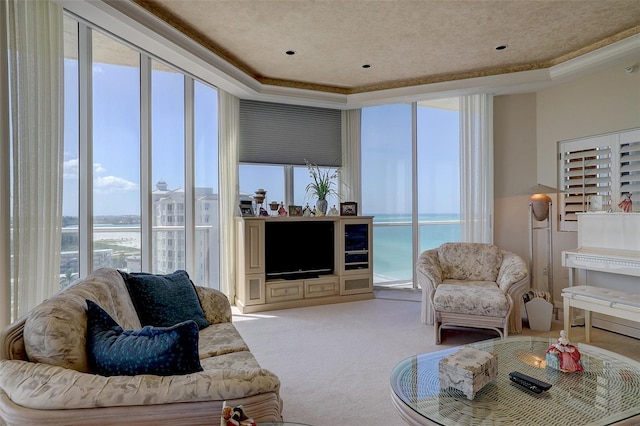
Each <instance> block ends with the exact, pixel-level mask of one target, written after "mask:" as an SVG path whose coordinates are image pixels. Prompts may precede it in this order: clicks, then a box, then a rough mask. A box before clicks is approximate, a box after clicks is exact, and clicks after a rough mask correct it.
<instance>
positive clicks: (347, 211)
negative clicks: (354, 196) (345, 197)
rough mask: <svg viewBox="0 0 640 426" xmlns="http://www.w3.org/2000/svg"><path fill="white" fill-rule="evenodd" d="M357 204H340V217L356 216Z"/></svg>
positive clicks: (352, 202)
mask: <svg viewBox="0 0 640 426" xmlns="http://www.w3.org/2000/svg"><path fill="white" fill-rule="evenodd" d="M357 215H358V203H356V202H355V201H346V202H344V203H340V216H357Z"/></svg>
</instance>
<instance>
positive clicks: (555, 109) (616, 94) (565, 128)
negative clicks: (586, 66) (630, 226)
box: [536, 54, 640, 301]
mask: <svg viewBox="0 0 640 426" xmlns="http://www.w3.org/2000/svg"><path fill="white" fill-rule="evenodd" d="M638 63H640V54H639V55H638V60H637V61H636V64H638ZM629 65H632V64H623V65H616V66H611V67H609V68H606V69H604V70H602V71H598V72H596V73H593V74H590V75H587V76H584V77H581V78H578V79H575V80H573V81H570V82H567V83H563V84H558V85H556V86H554V87H551V88H548V89H545V90H541V91H539V92H538V93H537V111H536V116H537V126H536V127H537V129H536V134H537V176H538V180H539V182H540V183H543V184H546V185H549V186H553V187H557V185H558V178H557V175H558V171H557V167H558V165H557V160H556V158H557V143H558V141H561V140H565V139H573V138H577V137H582V136H589V135H597V134H602V133H608V132H613V131H617V130H623V129H630V128H634V127H640V72H638V71H636V72H634V73H632V74H628V73H626V72H625V69H624V68H625V67H626V66H629ZM552 198H554V206H556V205H558V204H557V197H552ZM557 213H558V211H557V209H554V216H555V217H556V218H557ZM556 224H557V221H556ZM554 228H555V229H554V233H553V266H554V267H553V279H554V296H555V297H554V299H555V300H556V301H561V296H560V291H561V289H562V288H565V287H566V286H568V273H567V271H566V270H564V269H565V268H563V267H562V262H561V256H562V251H563V250H569V249H573V248H576V247H577V244H578V238H577V233H576V232H558V231H557V226H554Z"/></svg>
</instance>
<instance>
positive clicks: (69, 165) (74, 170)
mask: <svg viewBox="0 0 640 426" xmlns="http://www.w3.org/2000/svg"><path fill="white" fill-rule="evenodd" d="M79 164H80V162H79V161H78V159H77V158H73V159H71V160H67V161H65V162H64V164H63V177H64V179H78V167H79Z"/></svg>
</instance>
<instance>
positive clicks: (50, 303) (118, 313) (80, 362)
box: [24, 268, 142, 372]
mask: <svg viewBox="0 0 640 426" xmlns="http://www.w3.org/2000/svg"><path fill="white" fill-rule="evenodd" d="M86 299H91V300H94V301H95V302H96V303H99V304H100V306H102V307H103V308H104V310H105V311H107V312H108V313H109V315H111V316H112V317H113V318H114V319H115V321H117V322H118V324H121V325H122V327H124V328H126V329H133V330H136V329H139V328H141V327H142V326H141V325H140V321H139V320H138V316H137V314H136V311H135V309H134V307H133V304H132V303H131V299H130V298H129V293H128V292H127V288H126V286H125V283H124V280H123V279H122V277H121V276H120V274H119V273H118V271H116V270H115V269H106V268H102V269H98V270H96V271H94V272H93V273H91V274H90V275H89V276H87V277H86V278H84V279H83V280H81V281H76V282H75V283H73V284H71V285H70V286H69V287H67V288H66V289H64V290H63V291H62V292H60V293H58V294H57V295H55V296H53V297H51V298H50V299H47V300H45V301H44V302H42V303H41V304H40V305H38V306H36V307H35V308H34V309H32V310H31V312H30V313H29V316H28V317H27V319H26V321H25V325H24V343H25V350H26V353H27V356H28V357H29V359H30V360H31V361H34V362H41V363H45V364H50V365H56V366H60V367H64V368H71V369H74V370H77V371H81V372H89V365H88V362H87V351H86V343H85V339H86V335H87V303H86V301H85V300H86Z"/></svg>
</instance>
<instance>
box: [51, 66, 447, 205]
mask: <svg viewBox="0 0 640 426" xmlns="http://www.w3.org/2000/svg"><path fill="white" fill-rule="evenodd" d="M76 67H77V63H76V62H75V61H72V60H66V61H65V152H64V164H65V168H64V203H63V214H64V215H67V216H77V215H78V213H77V212H78V208H77V200H78V185H79V181H78V155H79V154H78V147H77V140H78V120H79V119H78V106H77V99H78V95H77V84H78V83H77V68H76ZM152 81H153V87H152V111H153V119H152V141H153V142H152V176H153V177H152V181H153V183H154V185H155V183H156V182H157V181H159V180H163V181H165V182H166V183H167V185H168V187H169V189H178V188H183V187H184V166H183V164H184V155H183V151H184V148H183V141H184V134H183V130H182V129H183V127H184V117H183V101H182V99H183V91H184V87H183V78H182V75H181V74H179V73H169V72H158V71H154V72H153V74H152ZM93 87H94V93H93V97H94V111H93V112H94V114H93V116H94V122H93V135H94V148H93V158H94V164H93V173H94V182H93V186H94V194H95V195H94V215H124V214H132V215H137V214H139V213H140V145H139V140H140V127H139V126H140V125H139V123H140V105H139V100H138V99H139V90H140V89H139V76H138V70H137V69H136V68H132V67H124V66H114V65H105V64H94V67H93ZM195 99H196V101H195V103H196V105H195V138H196V155H195V179H196V185H197V186H205V187H214V188H215V190H214V192H217V185H218V181H217V180H218V164H217V148H215V146H214V144H212V143H211V141H212V138H217V134H218V123H217V114H218V111H217V99H216V95H215V91H214V90H212V89H210V88H209V87H207V86H205V85H203V84H200V83H197V84H196V89H195ZM362 123H363V128H362V140H363V149H362V159H363V175H362V182H363V206H360V213H366V214H383V213H386V214H406V213H408V212H410V206H411V160H410V159H411V107H410V105H405V104H401V105H389V106H381V107H373V108H366V109H364V110H363V118H362ZM70 141H71V142H73V141H76V142H75V145H74V143H69V142H70ZM418 146H419V148H418V157H419V161H418V164H419V166H418V179H419V186H420V197H419V210H420V212H421V213H457V212H458V211H459V195H458V191H459V190H458V188H459V173H458V160H457V155H458V154H457V152H458V113H457V112H455V111H448V110H440V109H432V108H418ZM240 170H241V172H240V174H241V176H240V177H241V179H240V190H241V192H246V193H249V194H252V193H253V192H254V191H255V190H257V189H259V188H264V189H266V190H267V200H268V201H278V202H280V201H284V177H283V175H282V172H281V168H279V167H254V168H248V167H246V166H242V167H241V169H240ZM295 179H296V182H298V184H297V185H296V188H295V194H296V195H295V197H296V203H297V204H298V203H299V204H302V205H304V204H306V203H307V202H308V203H309V204H311V205H313V203H314V202H315V200H313V199H311V198H309V197H307V196H305V193H304V188H305V186H306V183H307V181H305V182H302V183H301V182H300V180H302V179H308V172H307V170H306V169H305V168H300V169H298V170H296V174H295ZM344 201H347V200H344ZM338 202H339V200H337V199H333V200H331V199H330V200H329V206H330V207H331V206H332V205H334V204H337V203H338Z"/></svg>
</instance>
